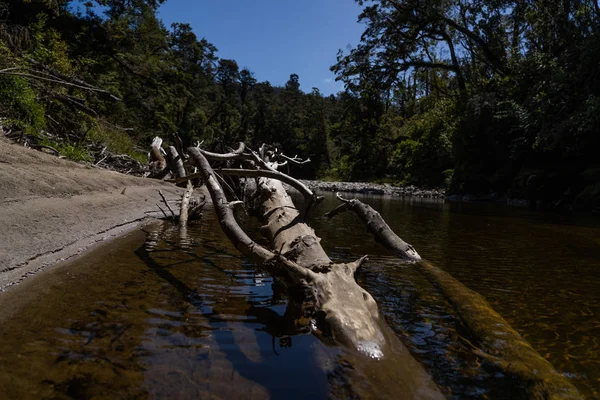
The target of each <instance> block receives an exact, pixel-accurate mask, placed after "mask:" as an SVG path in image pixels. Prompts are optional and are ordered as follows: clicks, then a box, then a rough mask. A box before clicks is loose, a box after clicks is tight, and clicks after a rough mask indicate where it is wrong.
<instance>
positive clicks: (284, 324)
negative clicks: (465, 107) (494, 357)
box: [0, 196, 600, 399]
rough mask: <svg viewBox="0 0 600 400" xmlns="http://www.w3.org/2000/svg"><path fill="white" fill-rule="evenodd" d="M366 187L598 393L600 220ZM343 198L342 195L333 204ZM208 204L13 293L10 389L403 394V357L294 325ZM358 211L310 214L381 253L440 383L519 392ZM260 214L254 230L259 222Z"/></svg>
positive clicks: (349, 251) (377, 264)
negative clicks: (386, 356)
mask: <svg viewBox="0 0 600 400" xmlns="http://www.w3.org/2000/svg"><path fill="white" fill-rule="evenodd" d="M364 200H366V201H367V202H369V203H370V204H371V205H373V207H375V208H376V209H378V210H380V212H381V213H382V215H383V216H384V218H386V220H387V221H388V222H389V223H390V226H391V227H392V228H393V229H394V230H395V231H396V232H397V233H398V234H399V235H400V236H401V237H403V238H404V239H405V240H407V241H408V242H410V243H411V244H413V245H414V246H415V247H416V248H417V250H418V251H419V252H420V254H421V255H422V256H423V257H424V258H426V259H428V260H430V261H432V262H433V263H434V264H436V265H437V266H439V267H441V268H443V269H445V270H447V271H448V272H450V273H451V274H452V275H453V276H455V277H456V278H457V279H459V280H461V281H462V282H463V283H464V284H466V285H467V286H469V287H470V288H471V289H474V290H476V291H478V292H479V293H481V294H482V295H484V296H485V297H486V299H487V300H488V301H489V302H490V303H491V304H492V305H493V307H494V308H495V309H496V310H497V311H498V312H499V313H500V314H501V315H502V316H503V317H505V318H506V319H507V320H508V321H509V322H510V323H511V324H512V325H513V327H514V328H515V329H517V330H518V331H519V332H520V333H521V334H523V336H525V337H526V338H527V340H528V341H529V342H530V343H531V344H532V345H533V346H534V348H536V349H537V350H538V351H539V352H540V353H541V354H542V355H543V356H545V357H547V358H548V359H549V360H550V362H551V363H552V364H553V365H554V366H555V367H556V368H557V369H558V370H559V371H560V372H562V373H564V374H565V375H566V376H568V377H569V379H571V380H572V382H573V383H574V384H575V385H576V386H577V387H578V389H579V390H580V391H581V392H582V394H584V395H585V396H586V397H588V398H595V397H598V391H599V390H600V355H599V354H600V319H599V315H600V300H599V297H598V295H597V293H598V292H599V290H600V270H599V268H600V229H599V228H598V225H596V224H595V222H593V221H590V220H588V219H583V220H576V219H574V218H572V217H560V216H556V215H551V216H548V215H543V214H539V213H533V212H529V211H527V210H520V209H507V208H499V207H495V206H482V205H460V204H459V205H448V204H443V203H441V202H418V201H401V200H399V199H389V198H383V197H367V198H365V199H364ZM335 203H336V201H335V200H334V199H333V198H332V197H331V196H329V197H328V198H327V200H326V202H325V204H324V205H321V206H320V209H321V210H328V209H330V208H332V207H333V206H334V205H335ZM205 214H206V217H205V221H203V223H201V224H200V225H195V226H192V227H191V228H190V230H189V231H188V234H187V236H185V237H181V236H180V235H179V234H178V232H177V231H175V230H174V229H172V227H171V226H170V225H169V224H154V225H151V226H148V227H146V228H144V230H143V231H139V232H136V233H134V234H130V235H128V236H127V237H125V238H123V239H122V240H120V241H119V242H117V243H113V244H109V245H108V246H104V247H102V248H100V249H98V250H96V251H94V252H92V253H90V254H89V255H88V256H85V257H83V258H80V259H78V260H76V261H74V262H73V263H71V264H72V265H66V266H63V267H60V268H56V269H54V270H51V271H49V272H46V273H45V275H46V276H45V279H30V280H29V281H26V282H25V283H24V284H23V285H22V287H19V288H17V289H16V290H12V291H10V292H8V293H6V294H3V295H1V296H0V398H7V399H15V398H49V399H50V398H52V399H60V398H119V397H120V398H181V399H184V398H199V397H201V398H257V399H258V398H266V397H270V398H307V397H310V398H327V397H333V398H349V397H359V396H360V397H363V398H368V397H372V398H382V397H385V396H386V395H389V391H386V390H384V387H388V386H390V385H391V384H390V382H391V381H392V380H393V379H394V378H393V376H392V374H389V375H390V376H387V375H388V373H389V371H390V370H393V369H394V364H393V362H394V360H391V361H386V362H391V364H381V363H379V364H377V363H372V361H369V360H357V359H356V358H355V357H354V356H352V355H351V354H346V352H344V351H343V349H340V348H337V347H335V346H333V347H332V346H330V345H328V344H324V343H322V342H320V341H319V340H318V339H317V338H316V337H315V336H313V335H311V334H310V333H303V332H298V331H297V330H296V329H295V328H294V327H293V326H290V324H289V321H287V320H286V319H285V318H284V317H283V315H284V311H285V305H286V302H285V298H284V297H283V296H282V295H281V294H280V293H278V291H277V290H276V288H274V287H273V285H272V279H271V278H270V277H269V276H267V275H265V274H263V273H261V272H259V271H257V270H256V269H255V268H254V266H252V265H250V264H248V263H246V262H245V261H244V260H243V258H241V257H240V256H239V254H238V253H237V252H236V251H235V249H233V247H232V246H231V245H230V244H229V242H227V241H226V240H225V239H224V236H223V235H222V233H221V232H220V229H219V228H218V226H216V221H215V220H214V217H212V215H211V212H210V210H207V212H206V213H205ZM360 224H361V222H360V221H359V220H358V218H357V217H355V216H354V215H351V214H343V215H340V216H338V217H336V219H334V220H333V221H331V222H327V221H326V219H325V218H322V217H318V216H317V217H315V218H314V219H313V223H312V226H313V227H314V228H315V229H316V231H317V233H318V234H319V236H321V237H322V239H323V240H322V244H323V245H324V247H325V248H326V250H327V251H328V252H329V253H330V254H331V255H332V258H334V259H339V260H344V261H346V260H351V259H355V258H357V257H358V256H360V255H363V254H369V255H370V261H369V262H368V263H367V265H366V267H365V268H364V270H363V272H362V273H361V274H360V276H359V280H360V282H361V284H362V285H364V287H365V288H366V289H367V290H369V291H370V292H371V293H372V294H373V296H374V297H375V299H376V300H377V302H378V304H379V305H380V308H381V310H382V311H383V313H384V315H385V317H386V320H387V321H388V324H389V325H390V327H391V328H392V329H393V331H394V332H395V333H396V334H397V335H398V336H399V337H400V338H401V340H402V341H403V342H404V344H405V345H406V346H407V347H408V348H409V349H410V351H411V353H412V354H413V356H414V357H415V358H417V359H418V360H419V361H420V362H421V363H422V364H423V365H424V366H425V368H426V369H427V370H428V371H429V372H430V373H431V374H432V376H433V377H434V379H435V381H436V383H437V384H438V386H439V387H440V389H441V390H442V391H443V392H444V393H445V394H446V395H447V396H448V397H451V398H485V397H487V398H511V397H514V396H513V395H514V393H515V392H513V390H514V389H515V388H514V387H513V382H511V379H510V377H505V376H502V375H501V374H499V373H498V371H496V370H494V368H492V367H491V366H489V365H486V364H485V363H484V362H482V361H481V360H479V359H477V357H474V356H473V355H471V353H470V352H469V350H468V345H467V344H466V343H467V341H466V340H465V339H468V337H467V336H466V333H465V332H464V329H463V327H462V326H461V325H460V323H459V322H458V321H457V320H456V318H455V317H454V313H453V310H452V308H451V307H450V305H449V304H448V303H447V302H445V300H444V299H443V298H441V296H440V294H439V292H438V291H437V290H436V289H435V288H434V287H432V286H431V285H430V284H429V283H428V282H427V280H426V279H425V278H423V277H422V276H421V275H420V274H419V273H418V271H416V270H415V269H413V268H411V266H410V265H408V264H402V263H400V262H398V261H397V260H396V259H395V258H394V257H392V256H389V255H388V254H387V253H386V252H385V250H383V249H382V248H381V247H379V245H377V244H376V243H375V241H374V240H373V239H372V238H371V237H370V235H369V234H368V233H367V232H366V231H365V229H364V227H363V226H361V225H360ZM247 227H248V230H249V231H250V233H252V234H254V235H256V233H257V225H255V224H253V223H247ZM386 379H387V380H386ZM382 382H383V383H382ZM378 385H379V387H378ZM389 397H391V395H390V396H389ZM398 397H401V396H398Z"/></svg>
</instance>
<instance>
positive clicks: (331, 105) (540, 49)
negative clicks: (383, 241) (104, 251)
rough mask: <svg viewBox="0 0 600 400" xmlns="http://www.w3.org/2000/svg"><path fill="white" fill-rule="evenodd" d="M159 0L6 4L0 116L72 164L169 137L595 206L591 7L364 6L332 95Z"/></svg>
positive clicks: (389, 179) (140, 154)
mask: <svg viewBox="0 0 600 400" xmlns="http://www.w3.org/2000/svg"><path fill="white" fill-rule="evenodd" d="M348 1H350V0H348ZM163 2H164V0H94V1H88V2H74V1H68V0H0V128H2V129H3V130H4V131H7V130H11V131H19V132H21V133H22V135H26V136H27V137H31V138H34V139H35V140H36V141H37V142H38V143H40V144H41V145H45V146H49V147H51V148H53V149H56V150H57V151H58V152H59V153H60V154H61V155H64V156H66V157H68V158H71V159H74V160H76V161H92V156H91V155H90V154H89V150H88V149H89V147H88V146H87V144H89V143H98V144H100V145H102V146H106V147H107V148H109V149H110V150H111V151H113V152H117V153H125V154H129V155H131V156H132V157H134V158H137V159H139V160H140V161H145V158H146V151H145V149H147V148H148V146H149V144H150V142H151V141H152V138H153V137H155V136H161V137H169V135H172V134H173V133H177V134H178V135H179V137H181V139H182V140H183V142H184V145H186V146H187V145H191V144H195V143H197V142H199V141H203V146H204V147H205V148H207V149H211V150H214V151H221V152H224V151H226V149H227V147H228V146H231V145H233V144H234V143H236V142H238V141H244V142H245V143H247V144H248V145H249V146H252V147H256V148H258V146H260V144H261V143H264V142H269V143H274V144H276V145H277V146H280V147H281V148H283V149H285V151H286V153H288V154H301V155H302V156H304V157H310V159H311V160H312V162H311V163H309V164H306V165H303V166H301V167H298V168H297V171H296V174H297V175H298V176H299V177H302V178H312V179H315V178H317V179H324V180H348V181H377V182H384V183H390V184H395V185H405V184H413V185H417V186H421V187H445V188H446V189H447V193H449V194H453V195H469V196H470V198H473V199H481V200H483V199H488V200H489V199H491V200H505V199H526V200H528V201H529V204H530V205H531V206H539V207H541V208H571V207H573V208H576V209H584V210H596V211H597V210H599V209H600V158H599V157H598V155H597V153H598V149H600V132H599V129H598V128H599V126H600V97H599V95H600V74H599V71H600V68H599V62H600V29H599V27H600V6H599V5H598V2H597V1H590V0H572V1H567V0H542V1H539V0H485V1H484V0H471V1H465V0H429V1H420V0H375V1H365V0H358V3H359V4H360V5H361V6H362V7H363V11H362V13H361V14H360V15H359V16H357V19H358V21H359V22H360V23H361V24H363V26H364V33H363V35H362V37H361V41H360V42H359V43H358V44H357V45H356V46H355V47H354V48H352V49H350V50H347V51H340V53H339V54H338V57H337V62H336V64H335V65H333V66H332V67H331V70H332V71H333V72H334V73H335V74H336V76H337V79H338V80H340V81H342V82H343V83H344V90H343V91H342V92H340V93H338V94H337V95H331V96H323V95H322V94H321V93H320V91H319V89H317V88H313V89H312V91H310V92H309V93H305V92H303V91H302V90H301V89H300V80H301V77H299V76H298V75H297V74H294V73H293V72H294V71H290V78H289V80H288V81H287V83H285V85H284V86H283V87H280V86H274V85H272V84H271V83H269V82H268V81H265V82H259V81H257V79H256V78H255V77H254V74H253V73H252V71H251V70H250V69H247V68H240V66H239V65H238V63H237V62H236V61H235V60H230V59H223V58H219V56H218V49H217V47H216V46H215V45H213V44H212V43H211V42H210V38H201V37H200V36H201V35H202V32H198V31H197V30H196V31H195V30H194V29H193V28H195V27H192V26H190V25H189V24H184V23H174V24H172V25H171V26H165V25H164V24H163V23H162V21H161V20H160V18H159V16H158V9H159V7H160V5H161V4H162V3H163ZM240 40H243V39H240ZM340 45H341V46H342V45H343V44H340Z"/></svg>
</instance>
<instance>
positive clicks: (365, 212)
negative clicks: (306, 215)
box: [325, 193, 421, 261]
mask: <svg viewBox="0 0 600 400" xmlns="http://www.w3.org/2000/svg"><path fill="white" fill-rule="evenodd" d="M336 197H337V198H338V200H340V201H341V202H342V204H341V205H340V206H338V207H337V208H335V209H333V210H332V211H330V212H328V213H327V214H325V216H326V217H327V218H333V217H334V216H336V215H337V214H340V213H342V212H344V211H347V210H352V211H354V212H355V213H356V215H358V216H359V217H360V219H362V220H363V222H364V223H365V224H366V225H367V229H368V230H369V232H371V233H372V234H373V235H374V236H375V240H376V241H377V242H379V243H381V244H382V245H383V246H384V247H386V248H387V249H388V250H390V251H391V252H392V253H394V254H395V255H397V256H398V257H401V258H403V259H405V260H410V261H421V256H420V255H419V253H417V251H416V250H415V248H414V247H413V246H411V245H410V244H408V243H406V242H405V241H404V240H402V239H400V238H399V237H398V235H396V234H395V233H394V231H392V230H391V229H390V227H389V226H388V224H386V222H385V220H384V219H383V218H382V217H381V215H380V214H379V213H378V212H377V211H375V210H374V209H373V208H372V207H371V206H369V205H368V204H365V203H363V202H361V201H360V200H357V199H351V200H347V199H344V198H343V197H342V196H341V195H340V194H339V193H336Z"/></svg>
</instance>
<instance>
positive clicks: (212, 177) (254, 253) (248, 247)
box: [188, 147, 318, 281]
mask: <svg viewBox="0 0 600 400" xmlns="http://www.w3.org/2000/svg"><path fill="white" fill-rule="evenodd" d="M188 152H189V153H190V155H191V156H192V159H193V160H194V161H195V163H196V164H197V165H198V167H199V168H200V174H202V178H203V179H204V182H205V183H206V187H207V188H208V191H209V192H210V196H211V198H212V201H213V204H214V206H215V211H216V213H217V216H218V219H219V224H220V225H221V228H222V229H223V232H224V233H225V234H226V235H227V237H228V238H229V240H231V242H232V243H233V244H234V246H235V247H236V248H237V249H238V250H239V251H240V252H241V253H242V254H244V255H245V256H246V257H248V258H249V259H250V260H252V261H255V262H259V263H262V264H265V265H266V266H267V267H271V266H272V267H281V266H283V267H284V268H285V270H286V271H288V272H289V273H291V274H293V275H295V276H296V277H301V278H302V279H306V280H312V281H314V280H318V276H317V274H316V273H314V272H313V271H311V270H309V269H308V268H304V267H301V266H300V265H298V264H296V263H293V262H291V261H289V260H287V259H286V258H284V257H282V256H281V255H277V254H275V253H273V252H271V251H269V250H267V249H266V248H264V247H262V246H261V245H259V244H258V243H256V242H254V241H253V240H252V239H250V237H249V236H248V235H247V234H246V232H244V230H243V229H242V228H241V227H240V226H239V224H238V223H237V221H236V220H235V216H234V215H233V210H232V207H231V206H230V204H231V203H230V202H229V201H227V198H226V197H225V193H224V192H223V188H222V187H221V185H220V184H219V182H218V180H217V177H216V174H215V172H214V170H213V169H212V167H211V166H210V164H209V162H208V160H207V159H206V157H205V156H204V155H203V154H202V151H201V150H200V149H197V148H194V147H191V148H189V149H188Z"/></svg>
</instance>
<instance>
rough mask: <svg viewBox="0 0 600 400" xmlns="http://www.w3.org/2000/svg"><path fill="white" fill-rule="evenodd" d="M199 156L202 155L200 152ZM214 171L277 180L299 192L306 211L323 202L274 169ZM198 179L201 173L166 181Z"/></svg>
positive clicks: (294, 180) (201, 175)
mask: <svg viewBox="0 0 600 400" xmlns="http://www.w3.org/2000/svg"><path fill="white" fill-rule="evenodd" d="M201 154H203V153H202V152H201ZM203 155H204V154H203ZM237 156H241V155H236V157H237ZM219 159H220V160H223V158H219ZM240 159H244V158H243V157H241V158H240ZM216 171H217V172H218V173H219V174H221V175H229V176H245V177H254V178H260V177H264V178H272V179H277V180H279V181H281V182H284V183H287V184H288V185H290V186H291V187H293V188H294V189H296V190H298V192H300V194H301V195H302V197H303V198H304V201H305V207H306V209H307V210H308V209H310V208H311V207H314V206H315V205H317V204H319V203H320V202H321V201H322V200H323V197H320V196H317V195H316V194H315V193H314V192H313V191H312V190H310V189H309V188H308V186H306V185H305V184H303V183H302V182H300V181H299V180H297V179H294V178H292V177H291V176H289V175H286V174H284V173H282V172H279V171H277V170H274V169H271V170H264V169H238V168H219V169H217V170H216ZM200 177H203V174H202V173H197V174H191V175H188V176H186V177H183V178H177V179H170V180H168V182H173V183H180V182H185V181H188V180H190V179H196V178H200ZM305 214H306V213H305Z"/></svg>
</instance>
